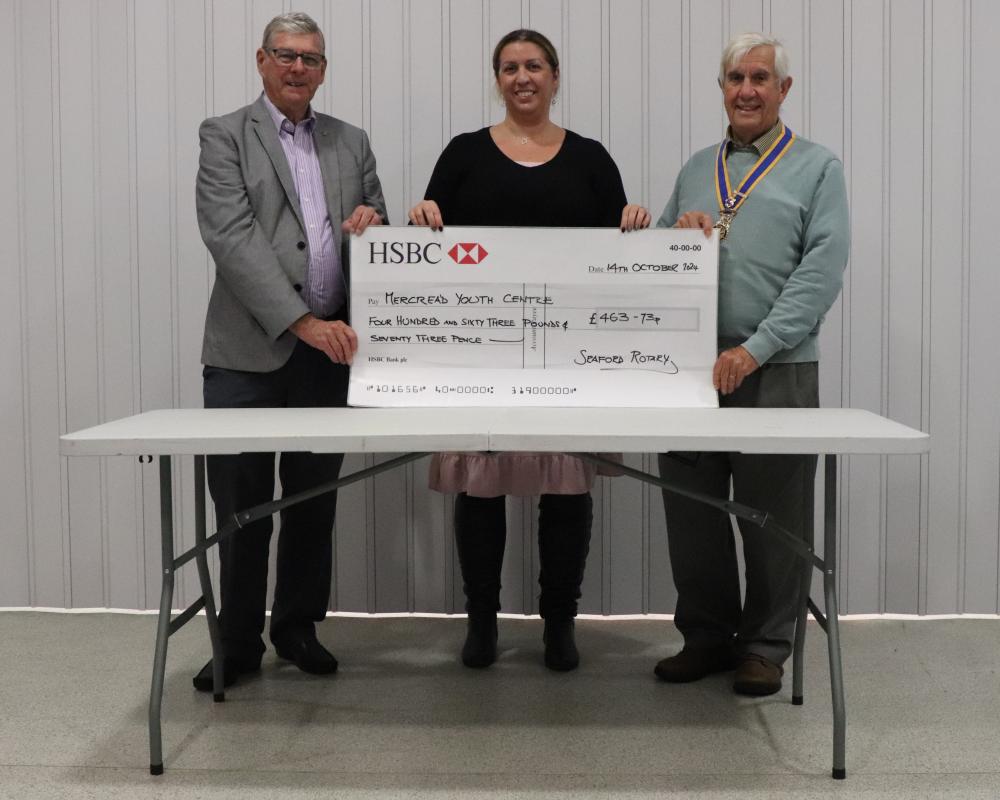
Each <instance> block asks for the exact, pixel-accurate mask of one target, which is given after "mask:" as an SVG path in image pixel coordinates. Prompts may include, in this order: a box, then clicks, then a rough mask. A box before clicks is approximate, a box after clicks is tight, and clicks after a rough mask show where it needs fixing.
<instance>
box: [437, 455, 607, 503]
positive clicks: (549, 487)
mask: <svg viewBox="0 0 1000 800" xmlns="http://www.w3.org/2000/svg"><path fill="white" fill-rule="evenodd" d="M603 455H605V456H606V457H608V458H612V459H615V460H617V461H621V460H622V456H621V454H620V453H606V454H603ZM618 474H621V473H619V472H617V471H615V470H614V469H612V468H606V467H604V466H601V467H598V466H597V465H595V464H591V463H590V462H589V461H584V460H582V459H580V458H577V457H575V456H571V455H566V454H565V453H436V454H435V455H434V456H433V458H431V465H430V469H429V475H428V478H429V481H428V482H429V484H430V488H431V489H434V490H435V491H438V492H444V493H448V494H452V493H457V492H465V493H466V494H468V495H471V496H472V497H498V496H500V495H503V494H509V495H515V496H519V497H525V496H528V495H536V494H583V493H584V492H589V491H590V490H591V488H592V487H593V485H594V478H595V477H596V476H598V475H618Z"/></svg>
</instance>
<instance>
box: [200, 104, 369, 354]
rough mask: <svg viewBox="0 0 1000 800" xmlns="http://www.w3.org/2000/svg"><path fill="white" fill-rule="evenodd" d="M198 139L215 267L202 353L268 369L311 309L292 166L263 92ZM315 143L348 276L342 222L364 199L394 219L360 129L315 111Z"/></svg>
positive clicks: (203, 220)
mask: <svg viewBox="0 0 1000 800" xmlns="http://www.w3.org/2000/svg"><path fill="white" fill-rule="evenodd" d="M199 136H200V139H201V159H200V162H199V168H198V180H197V187H196V208H197V212H198V227H199V228H200V229H201V236H202V239H204V241H205V245H206V246H207V247H208V250H209V252H210V253H211V254H212V258H213V259H214V261H215V268H216V272H215V286H214V288H213V289H212V296H211V298H210V300H209V303H208V313H207V315H206V317H205V338H204V341H203V344H202V353H201V360H202V363H203V364H209V365H211V366H216V367H225V368H227V369H238V370H245V371H248V372H270V371H272V370H275V369H278V368H279V367H281V366H282V365H283V364H284V363H285V362H286V361H287V360H288V358H289V356H290V355H291V353H292V349H293V348H294V347H295V342H296V337H295V335H294V334H292V333H291V332H289V330H288V326H289V325H291V324H292V323H293V322H295V320H297V319H298V318H299V317H301V316H302V315H303V314H305V313H307V312H308V311H309V308H308V307H307V306H306V304H305V302H304V301H303V300H302V298H301V297H300V295H299V289H300V288H301V286H302V284H303V283H304V281H305V278H306V270H307V265H308V259H309V249H308V245H307V239H306V234H305V225H304V224H303V221H302V211H301V208H300V207H299V201H298V196H297V195H296V192H295V184H294V183H293V181H292V173H291V170H290V169H289V167H288V160H287V159H286V158H285V152H284V150H282V148H281V142H280V141H279V140H278V131H277V129H276V127H275V125H274V121H273V120H272V119H271V116H270V114H268V111H267V107H266V106H265V105H264V102H263V99H258V100H257V102H255V103H253V104H252V105H249V106H245V107H244V108H241V109H239V110H238V111H234V112H232V113H231V114H226V115H225V116H222V117H212V118H211V119H207V120H205V121H204V122H203V123H202V124H201V128H200V130H199ZM315 145H316V153H317V155H318V157H319V163H320V170H321V172H322V174H323V184H324V188H325V190H326V205H327V210H328V211H329V214H330V222H331V223H332V225H333V235H334V239H335V242H336V247H337V248H338V250H339V252H340V259H341V264H343V266H344V276H345V278H346V277H347V276H348V252H347V251H348V246H347V245H348V242H347V237H344V236H343V235H342V233H341V230H340V225H341V223H342V222H343V221H344V219H345V218H347V217H348V216H350V214H351V212H352V211H353V210H354V209H355V208H356V207H357V206H358V205H361V204H364V205H368V206H372V207H373V208H375V209H376V210H377V211H378V212H379V214H381V215H382V219H383V221H386V222H388V219H387V215H386V210H385V200H384V199H383V198H382V186H381V184H380V183H379V179H378V175H376V173H375V156H374V155H373V154H372V151H371V147H370V146H369V143H368V136H367V135H366V134H365V132H364V131H363V130H361V129H360V128H356V127H354V126H353V125H348V124H347V123H346V122H343V121H341V120H339V119H335V118H334V117H330V116H327V115H326V114H316V127H315Z"/></svg>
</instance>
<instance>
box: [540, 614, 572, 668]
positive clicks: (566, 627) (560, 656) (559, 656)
mask: <svg viewBox="0 0 1000 800" xmlns="http://www.w3.org/2000/svg"><path fill="white" fill-rule="evenodd" d="M574 627H575V624H574V622H573V619H572V617H571V618H569V619H547V620H545V632H544V633H543V634H542V641H543V642H545V666H547V667H548V668H549V669H554V670H556V671H557V672H569V671H570V670H572V669H576V668H577V667H578V666H580V652H579V651H578V650H577V649H576V640H575V637H574V630H573V629H574Z"/></svg>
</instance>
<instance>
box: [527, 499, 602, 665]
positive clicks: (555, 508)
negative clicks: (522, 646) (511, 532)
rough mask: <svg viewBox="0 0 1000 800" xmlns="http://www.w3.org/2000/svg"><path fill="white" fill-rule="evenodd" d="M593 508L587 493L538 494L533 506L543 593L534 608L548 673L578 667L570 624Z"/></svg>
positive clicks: (591, 500)
mask: <svg viewBox="0 0 1000 800" xmlns="http://www.w3.org/2000/svg"><path fill="white" fill-rule="evenodd" d="M593 508H594V501H593V499H592V498H591V496H590V493H589V492H587V493H585V494H561V495H560V494H543V495H542V497H541V500H540V502H539V504H538V511H539V514H538V551H539V561H540V562H541V570H540V572H539V575H538V583H539V585H540V586H541V589H542V592H541V596H540V598H539V602H538V606H539V611H540V613H541V615H542V618H543V619H544V620H545V634H544V641H545V665H546V666H547V667H548V668H549V669H554V670H560V671H565V670H571V669H576V667H577V665H578V664H579V663H580V654H579V652H578V651H577V649H576V642H575V640H574V632H573V618H574V617H575V616H576V601H577V600H579V599H580V586H581V584H582V583H583V571H584V568H585V567H586V564H587V553H588V552H589V551H590V529H591V524H592V523H593V519H594V514H593Z"/></svg>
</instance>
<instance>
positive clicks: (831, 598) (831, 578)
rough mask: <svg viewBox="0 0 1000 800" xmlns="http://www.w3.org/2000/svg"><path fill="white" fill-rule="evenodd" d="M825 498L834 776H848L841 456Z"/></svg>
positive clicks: (830, 465) (831, 468) (829, 472)
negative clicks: (840, 586) (840, 575)
mask: <svg viewBox="0 0 1000 800" xmlns="http://www.w3.org/2000/svg"><path fill="white" fill-rule="evenodd" d="M824 468H825V472H826V475H825V481H824V483H825V488H826V492H825V496H824V498H823V561H824V564H825V566H824V569H823V593H824V596H825V598H826V625H827V629H826V636H827V646H828V649H829V655H830V693H831V695H832V697H833V777H834V778H836V779H838V780H839V779H843V778H846V777H847V767H846V755H845V740H846V736H847V712H846V709H845V706H844V673H843V668H842V666H841V660H840V631H839V628H838V625H837V616H838V614H839V610H838V608H837V456H835V455H832V454H830V455H827V456H826V461H825V465H824Z"/></svg>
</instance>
